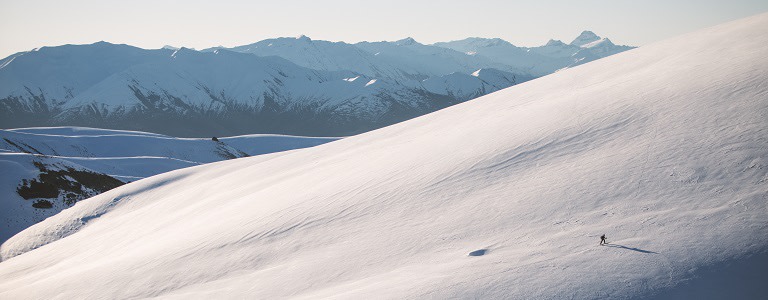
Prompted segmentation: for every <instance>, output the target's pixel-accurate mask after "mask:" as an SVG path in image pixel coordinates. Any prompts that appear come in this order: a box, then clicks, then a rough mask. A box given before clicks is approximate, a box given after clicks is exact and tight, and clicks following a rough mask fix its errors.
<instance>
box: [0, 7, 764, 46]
mask: <svg viewBox="0 0 768 300" xmlns="http://www.w3.org/2000/svg"><path fill="white" fill-rule="evenodd" d="M766 11H768V1H766V0H729V1H724V0H717V1H716V0H648V1H641V0H633V1H630V0H579V1H565V0H562V1H539V0H528V1H510V0H507V1H503V0H465V1H455V0H444V1H419V0H379V1H376V0H355V1H349V0H325V1H321V0H317V1H309V0H293V1H290V0H283V1H268V2H267V1H242V0H218V1H200V0H185V1H179V0H155V1H147V0H133V1H125V0H123V1H107V0H18V1H8V0H0V39H1V40H2V43H0V57H6V56H7V55H10V54H12V53H15V52H18V51H26V50H30V49H32V48H36V47H41V46H56V45H62V44H87V43H93V42H97V41H100V40H104V41H108V42H111V43H120V44H130V45H134V46H138V47H142V48H160V47H162V46H163V45H166V44H168V45H174V46H186V47H194V48H198V49H200V48H207V47H211V46H217V45H224V46H228V47H231V46H237V45H243V44H248V43H253V42H256V41H259V40H263V39H266V38H272V37H280V36H297V35H300V34H305V35H307V36H309V37H311V38H313V39H321V40H331V41H346V42H358V41H362V40H368V41H379V40H397V39H401V38H404V37H407V36H411V37H413V38H415V39H416V40H417V41H419V42H422V43H434V42H438V41H449V40H456V39H462V38H465V37H470V36H479V37H500V38H503V39H505V40H508V41H510V42H512V43H513V44H515V45H520V46H536V45H541V44H543V43H545V42H546V41H547V40H548V39H550V38H554V39H561V40H563V41H565V42H569V41H570V40H571V39H573V38H574V37H576V35H578V34H579V33H580V32H581V31H582V30H592V31H594V32H595V33H597V34H599V35H601V36H605V37H609V38H611V40H613V41H614V42H616V43H619V44H629V45H644V44H647V43H650V42H653V41H657V40H661V39H664V38H667V37H671V36H675V35H678V34H682V33H686V32H690V31H694V30H696V29H699V28H704V27H708V26H712V25H716V24H719V23H723V22H726V21H730V20H735V19H739V18H742V17H746V16H751V15H755V14H758V13H761V12H766Z"/></svg>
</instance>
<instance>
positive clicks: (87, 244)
mask: <svg viewBox="0 0 768 300" xmlns="http://www.w3.org/2000/svg"><path fill="white" fill-rule="evenodd" d="M763 28H768V14H763V15H759V16H756V17H752V18H748V19H744V20H740V21H736V22H732V23H728V24H724V25H721V26H717V27H713V28H710V29H705V30H702V31H699V32H695V33H691V34H687V35H683V36H680V37H677V38H673V39H670V40H667V41H662V42H659V43H656V44H652V45H648V46H644V47H643V48H641V49H635V50H631V51H628V52H625V53H622V54H618V55H615V56H612V57H609V58H606V59H603V60H600V61H596V62H592V63H589V64H585V65H581V66H578V67H575V68H572V69H568V70H564V71H561V72H558V73H556V74H554V75H552V76H546V77H543V78H539V79H536V80H533V81H530V82H527V83H523V84H520V85H517V86H515V87H512V88H509V89H506V90H503V91H500V92H497V93H494V94H492V95H488V96H484V97H481V98H478V99H476V100H474V101H471V102H466V103H463V104H459V105H456V106H453V107H450V108H447V109H445V110H441V111H438V112H436V113H433V114H429V115H426V116H423V117H420V118H416V119H413V120H410V121H407V122H403V123H400V124H396V125H393V126H389V127H386V128H383V129H379V130H375V131H372V132H369V133H365V134H361V135H357V136H353V137H350V138H346V139H343V140H339V141H335V142H332V143H328V144H324V145H320V146H318V147H314V148H309V149H303V150H297V151H292V152H288V153H280V154H270V155H264V156H259V157H253V158H246V159H240V160H231V161H225V162H220V163H213V164H208V165H203V166H198V167H193V168H187V169H183V170H177V171H173V172H170V173H165V174H162V175H158V176H154V177H151V178H148V179H146V180H143V181H140V182H135V183H131V184H128V185H125V186H123V187H120V188H117V189H114V190H112V191H109V192H107V193H105V194H102V195H99V196H97V197H94V198H91V199H88V200H86V201H83V202H81V203H79V204H77V205H76V206H75V207H73V208H72V209H68V210H66V211H64V212H62V213H61V214H58V215H56V216H54V217H52V218H49V219H47V220H46V221H44V222H42V223H39V224H37V225H35V226H33V227H31V228H29V229H28V230H26V231H24V232H22V233H21V234H19V235H17V236H15V237H13V238H12V239H10V240H9V241H7V242H6V243H4V244H3V245H2V247H0V255H2V258H3V260H4V261H3V262H2V263H0V278H2V279H3V280H2V281H0V297H2V298H14V299H15V298H51V297H61V298H141V297H164V298H259V299H271V298H297V299H317V298H347V299H366V298H389V299H403V298H407V299H413V298H436V299H445V298H484V299H510V298H512V299H562V298H576V299H584V298H587V299H593V298H611V299H614V298H619V299H625V298H668V297H671V298H675V297H676V298H681V297H682V298H687V297H697V296H702V294H701V293H697V292H698V291H704V290H706V288H707V287H710V288H711V286H712V284H713V282H714V283H715V285H718V286H717V289H718V290H719V292H722V293H726V294H727V295H728V296H730V297H733V298H759V297H761V296H763V295H765V294H766V293H768V291H766V287H765V285H764V284H763V283H762V282H764V281H765V278H766V277H765V274H764V272H761V271H760V270H761V269H760V268H755V267H750V266H755V265H756V266H760V265H761V264H764V263H765V262H768V259H767V258H766V253H768V240H766V239H765V236H768V224H767V223H766V219H767V218H766V217H767V216H768V201H767V200H768V161H766V158H767V157H768V139H766V137H768V124H767V123H768V118H766V116H768V72H766V70H768V56H767V55H765V45H766V44H767V43H768V33H766V32H765V30H763ZM724 57H727V58H728V59H727V60H725V59H723V58H724ZM114 201H118V202H117V203H116V204H115V205H112V206H110V205H111V203H115V202H114ZM88 216H97V217H95V218H90V217H88ZM84 218H87V220H88V221H87V222H85V224H81V225H77V224H80V223H83V222H80V223H78V220H84ZM70 224H76V225H77V226H71V225H70ZM601 234H605V235H606V236H607V238H608V242H609V243H610V244H609V245H607V246H598V242H599V238H598V237H599V236H600V235H601ZM31 249H34V250H31ZM30 250H31V251H30ZM762 270H764V269H762ZM733 274H739V276H742V277H743V278H745V279H744V280H739V281H737V280H733V277H731V276H733ZM718 283H723V284H718ZM704 296H706V295H704Z"/></svg>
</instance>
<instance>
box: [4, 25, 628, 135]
mask: <svg viewBox="0 0 768 300" xmlns="http://www.w3.org/2000/svg"><path fill="white" fill-rule="evenodd" d="M595 37H596V36H595ZM577 41H584V43H583V45H580V46H575V45H568V46H569V48H568V49H566V50H562V49H560V52H562V53H558V54H557V55H554V56H552V55H549V56H547V55H540V54H538V52H537V51H529V50H530V49H523V48H517V47H515V46H513V45H512V44H510V43H508V42H505V41H503V40H500V39H488V40H486V39H468V40H465V41H457V42H449V43H438V44H435V45H424V44H421V43H418V42H416V41H415V40H414V39H412V38H406V39H403V40H399V41H395V42H361V43H357V44H347V43H344V42H328V41H318V40H312V39H310V38H308V37H306V36H300V37H298V38H277V39H268V40H264V41H260V42H257V43H254V44H250V45H244V46H239V47H234V48H228V49H227V48H224V47H215V48H210V49H205V50H203V51H195V50H192V49H187V48H175V47H171V46H165V47H163V48H162V49H156V50H144V49H139V48H136V47H132V46H128V45H113V44H109V43H106V42H99V43H95V44H92V45H66V46H60V47H43V48H40V49H36V50H34V51H28V52H22V53H17V54H14V55H12V56H9V57H7V58H5V59H3V60H0V127H2V128H18V127H30V126H61V125H68V126H88V127H99V128H110V129H123V130H139V131H149V132H158V133H163V134H169V135H174V136H185V137H201V136H211V135H240V134H249V133H256V132H262V133H281V134H295V135H312V136H344V135H353V134H358V133H361V132H365V131H369V130H372V129H376V128H380V127H383V126H386V125H390V124H393V123H397V122H400V121H403V120H407V119H410V118H413V117H416V116H420V115H423V114H426V113H429V112H433V111H435V110H438V109H441V108H444V107H447V106H450V105H454V104H457V103H460V102H463V101H467V100H470V99H472V98H475V97H478V96H482V95H486V94H488V93H491V92H494V91H497V90H499V89H502V88H506V87H509V86H512V85H515V84H518V83H521V82H524V81H527V80H530V79H532V78H534V77H536V76H541V75H545V74H549V73H551V72H554V71H555V70H558V69H562V68H565V67H569V66H573V65H577V64H581V63H584V62H588V61H591V60H594V59H597V58H600V57H604V56H608V55H612V54H615V53H617V52H620V51H623V50H626V49H629V48H628V47H624V46H615V45H613V44H612V43H611V42H610V41H609V40H607V39H597V40H593V39H587V38H582V37H580V38H577ZM586 41H589V42H590V43H586ZM545 47H547V46H545ZM622 47H623V48H622ZM457 49H458V51H457ZM539 52H542V53H549V52H552V50H547V49H541V50H540V51H539ZM558 55H559V56H558ZM478 70H486V72H487V73H494V74H497V75H495V76H494V79H493V80H494V82H493V83H490V82H486V81H484V80H483V78H481V77H478V76H473V75H472V74H474V73H476V72H477V71H478ZM531 74H533V75H531ZM500 78H503V80H497V79H500ZM353 79H357V80H353Z"/></svg>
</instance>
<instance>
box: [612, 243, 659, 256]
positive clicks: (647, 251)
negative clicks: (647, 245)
mask: <svg viewBox="0 0 768 300" xmlns="http://www.w3.org/2000/svg"><path fill="white" fill-rule="evenodd" d="M603 246H606V247H611V248H621V249H627V250H632V251H637V252H640V253H650V254H659V253H658V252H653V251H649V250H643V249H638V248H632V247H627V246H624V245H619V244H603Z"/></svg>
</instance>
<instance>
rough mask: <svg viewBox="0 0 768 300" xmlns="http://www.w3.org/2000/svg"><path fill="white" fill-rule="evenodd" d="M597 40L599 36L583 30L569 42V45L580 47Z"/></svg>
mask: <svg viewBox="0 0 768 300" xmlns="http://www.w3.org/2000/svg"><path fill="white" fill-rule="evenodd" d="M597 40H600V36H598V35H597V34H595V33H594V32H592V31H589V30H585V31H582V32H581V34H580V35H579V36H577V37H576V38H575V39H574V40H573V41H572V42H571V45H574V46H579V47H582V46H583V45H585V44H588V43H591V42H594V41H597Z"/></svg>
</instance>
